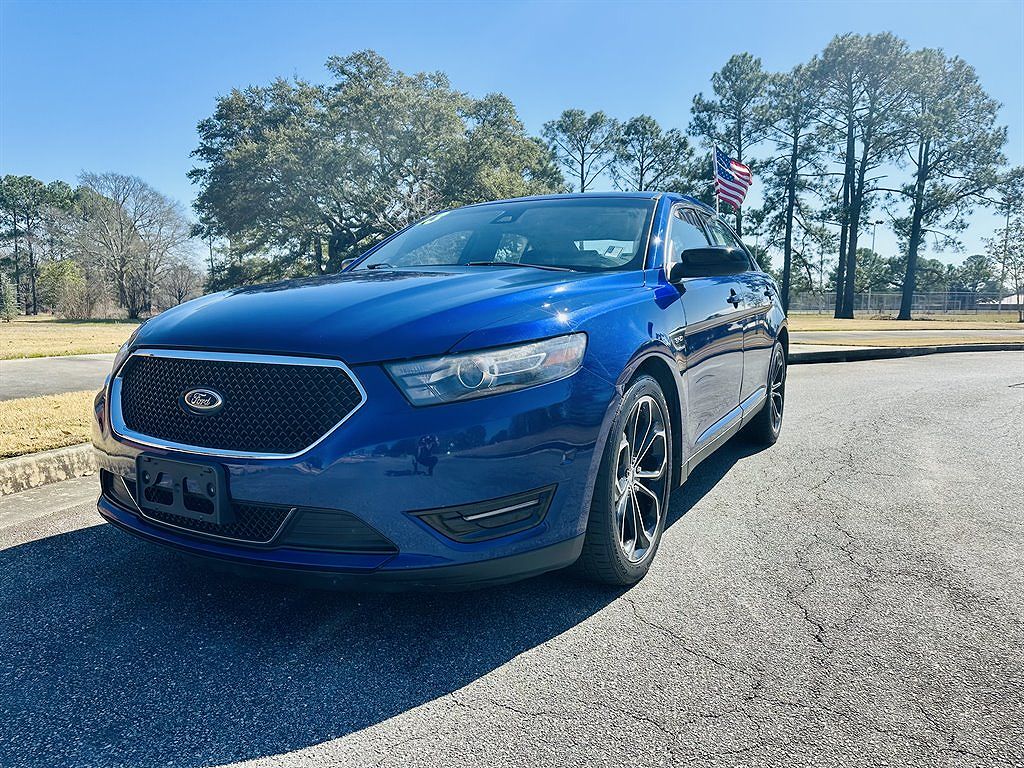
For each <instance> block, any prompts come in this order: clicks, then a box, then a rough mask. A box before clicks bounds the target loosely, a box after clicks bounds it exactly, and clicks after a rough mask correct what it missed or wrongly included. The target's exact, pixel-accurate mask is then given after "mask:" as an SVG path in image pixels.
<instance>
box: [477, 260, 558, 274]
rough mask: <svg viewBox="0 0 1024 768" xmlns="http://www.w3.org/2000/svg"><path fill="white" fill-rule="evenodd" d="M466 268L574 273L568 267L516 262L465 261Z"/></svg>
mask: <svg viewBox="0 0 1024 768" xmlns="http://www.w3.org/2000/svg"><path fill="white" fill-rule="evenodd" d="M466 266H467V267H530V268H531V269H546V270H549V271H551V272H575V271H576V270H574V269H569V267H552V266H551V265H549V264H522V263H520V262H518V261H467V262H466Z"/></svg>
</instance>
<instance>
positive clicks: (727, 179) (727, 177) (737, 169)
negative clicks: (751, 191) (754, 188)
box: [715, 147, 753, 209]
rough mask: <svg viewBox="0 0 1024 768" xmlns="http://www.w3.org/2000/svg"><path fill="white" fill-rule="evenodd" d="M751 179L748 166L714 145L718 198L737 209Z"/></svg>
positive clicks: (745, 194) (741, 202) (716, 192)
mask: <svg viewBox="0 0 1024 768" xmlns="http://www.w3.org/2000/svg"><path fill="white" fill-rule="evenodd" d="M752 179H753V176H751V175H750V168H748V167H747V166H745V165H744V164H743V163H741V162H738V161H736V160H733V159H732V158H731V157H729V156H728V155H727V154H725V152H723V151H722V150H720V149H718V147H715V194H717V195H718V199H719V200H724V201H725V202H727V203H728V204H729V205H731V206H732V207H733V208H736V209H739V207H740V206H741V205H742V204H743V198H744V197H746V196H747V188H748V187H749V186H750V182H751V180H752Z"/></svg>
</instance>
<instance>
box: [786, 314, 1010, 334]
mask: <svg viewBox="0 0 1024 768" xmlns="http://www.w3.org/2000/svg"><path fill="white" fill-rule="evenodd" d="M1019 325H1020V324H1019V323H1017V313H1016V312H1003V313H1002V314H998V313H996V312H990V313H986V314H978V315H923V316H921V317H920V318H918V319H916V320H893V319H891V318H885V317H857V318H854V319H853V320H837V319H835V318H834V317H830V316H829V315H809V314H799V313H795V314H791V315H790V316H789V329H790V330H791V331H923V330H936V331H938V330H945V329H951V330H957V331H963V330H996V329H1005V328H1013V327H1014V326H1019Z"/></svg>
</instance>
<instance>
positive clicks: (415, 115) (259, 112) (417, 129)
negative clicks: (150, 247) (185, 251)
mask: <svg viewBox="0 0 1024 768" xmlns="http://www.w3.org/2000/svg"><path fill="white" fill-rule="evenodd" d="M327 69H328V70H329V72H330V73H331V75H332V77H333V82H332V83H330V84H329V85H319V84H314V83H309V82H305V81H301V80H296V81H287V80H282V79H279V80H276V81H274V82H273V83H272V84H271V85H269V86H266V87H256V86H250V87H249V88H246V89H244V90H233V91H231V92H230V93H229V94H228V95H227V96H224V97H222V98H221V99H218V101H217V107H216V110H215V112H214V114H213V115H212V116H211V117H210V118H207V119H206V120H203V121H202V122H200V124H199V147H198V148H197V149H196V150H195V151H194V152H193V156H194V157H195V158H196V159H197V161H198V164H197V166H196V167H195V168H193V169H192V171H191V172H190V173H189V176H190V178H192V179H193V181H195V182H197V183H198V184H199V187H200V192H199V196H198V199H197V200H196V210H197V211H198V212H199V214H200V225H201V226H200V232H201V235H202V237H204V239H211V238H220V239H226V240H227V241H228V249H227V250H228V254H229V255H228V262H227V263H225V264H224V265H223V268H215V269H211V272H210V280H211V284H218V283H220V281H222V280H226V279H235V278H237V279H243V280H251V279H266V278H269V277H276V276H287V275H302V274H309V273H329V272H337V271H339V270H340V269H341V266H342V263H343V261H344V260H345V259H347V258H350V257H352V256H356V255H358V253H359V252H360V251H362V250H364V249H365V248H367V247H369V246H371V245H373V244H374V243H376V242H378V241H379V240H381V239H383V238H384V237H387V236H388V235H390V234H392V233H393V232H395V231H396V230H397V229H399V228H401V227H403V226H405V225H406V224H408V223H410V222H412V221H414V220H416V219H417V218H421V217H422V216H425V215H427V214H429V213H432V212H434V211H436V210H439V209H442V208H445V207H449V206H452V205H457V204H461V203H465V202H475V201H478V200H482V199H489V198H494V197H512V196H516V195H522V194H536V193H543V192H555V191H561V190H562V189H563V188H564V186H563V182H562V180H561V177H560V174H559V173H558V171H557V169H556V168H555V166H554V162H553V160H552V158H551V155H550V153H549V152H548V151H547V149H546V148H545V147H543V146H541V145H540V144H539V143H538V142H537V141H535V140H533V139H531V138H530V137H529V136H528V135H527V134H526V133H525V130H524V129H523V126H522V123H521V122H520V121H519V119H518V117H517V115H516V113H515V109H514V108H513V106H512V104H511V102H509V101H508V99H506V98H505V97H503V96H501V95H500V94H491V95H488V96H486V97H485V98H484V99H481V100H474V99H471V98H469V97H468V96H466V95H465V94H463V93H460V92H458V91H455V90H454V89H453V88H452V87H451V85H450V83H449V82H448V79H447V78H446V77H445V76H444V75H443V74H441V73H436V72H435V73H429V74H426V73H419V74H415V75H407V74H405V73H403V72H401V71H398V70H395V69H392V68H391V66H390V65H389V64H388V62H387V61H386V60H385V59H383V58H382V57H381V56H379V55H377V54H376V53H374V52H373V51H362V52H359V53H355V54H353V55H351V56H346V57H332V58H331V59H329V60H328V62H327ZM252 254H261V256H260V258H258V259H256V260H255V261H254V263H253V264H246V263H245V262H246V260H247V259H248V258H249V257H250V255H252ZM231 276H234V277H231Z"/></svg>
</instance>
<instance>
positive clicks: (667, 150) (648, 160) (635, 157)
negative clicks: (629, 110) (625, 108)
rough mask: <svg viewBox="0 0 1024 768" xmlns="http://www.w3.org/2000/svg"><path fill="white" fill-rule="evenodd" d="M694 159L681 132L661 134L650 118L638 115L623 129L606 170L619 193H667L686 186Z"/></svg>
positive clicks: (658, 126) (673, 131) (655, 122)
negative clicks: (648, 191)
mask: <svg viewBox="0 0 1024 768" xmlns="http://www.w3.org/2000/svg"><path fill="white" fill-rule="evenodd" d="M693 159H694V158H693V148H692V147H691V146H690V142H689V141H688V140H687V138H686V137H685V136H683V134H682V133H681V132H680V131H678V130H676V129H675V128H672V129H670V130H668V131H663V130H662V129H661V126H660V125H658V121H657V120H655V119H654V118H653V117H651V116H650V115H640V116H639V117H634V118H632V119H630V120H628V121H627V122H626V124H625V125H623V126H622V130H621V131H620V132H619V135H618V136H617V137H616V139H615V155H614V158H613V160H612V163H611V165H610V166H609V170H610V172H611V176H612V179H613V180H614V182H615V186H616V187H617V188H618V189H621V190H627V191H635V192H641V191H644V190H660V189H668V188H670V187H680V186H684V185H685V181H684V179H686V177H687V176H688V175H689V172H690V170H691V168H692V164H693ZM680 191H686V190H680Z"/></svg>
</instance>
